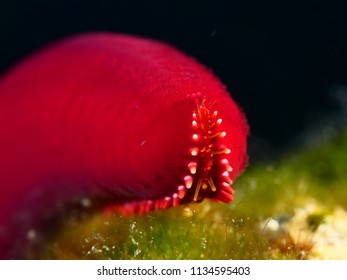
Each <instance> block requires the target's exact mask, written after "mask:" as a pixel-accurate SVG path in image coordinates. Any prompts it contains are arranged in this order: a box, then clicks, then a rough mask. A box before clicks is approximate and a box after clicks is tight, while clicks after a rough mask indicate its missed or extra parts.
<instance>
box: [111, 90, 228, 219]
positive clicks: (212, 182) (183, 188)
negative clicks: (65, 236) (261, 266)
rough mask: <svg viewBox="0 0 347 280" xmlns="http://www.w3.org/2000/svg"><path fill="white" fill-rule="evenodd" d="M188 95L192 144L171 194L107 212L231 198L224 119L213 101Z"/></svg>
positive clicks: (146, 211) (145, 209)
mask: <svg viewBox="0 0 347 280" xmlns="http://www.w3.org/2000/svg"><path fill="white" fill-rule="evenodd" d="M188 97H189V98H192V99H193V100H194V101H195V106H196V107H195V109H194V110H193V112H192V120H191V126H192V132H193V133H192V135H191V143H192V144H191V148H190V149H189V150H188V151H187V152H188V155H187V156H188V157H189V158H190V160H189V162H188V164H187V173H186V175H184V176H183V177H182V184H181V185H179V186H178V187H177V191H176V192H174V193H173V194H172V195H171V196H166V197H164V198H158V199H145V200H139V201H130V202H127V203H125V204H122V205H113V206H111V207H108V208H106V212H112V213H113V212H118V213H121V214H134V213H138V214H144V213H148V212H150V211H153V210H155V209H168V208H170V207H176V206H178V205H180V204H181V203H182V202H190V201H201V200H203V199H204V198H206V197H209V198H212V199H214V200H216V201H221V202H226V203H230V202H231V201H233V193H234V190H233V189H232V187H231V186H232V184H233V181H232V179H231V178H230V176H229V175H230V173H231V172H232V171H233V168H232V166H231V165H230V163H229V160H228V159H227V155H229V154H230V153H231V150H230V149H229V148H228V147H227V146H226V145H225V144H224V143H225V142H226V141H225V137H226V136H227V134H226V132H225V131H223V130H222V126H221V125H222V122H223V120H222V118H220V117H219V116H218V111H216V110H211V108H212V107H213V105H214V104H213V103H208V102H207V101H206V99H205V98H204V97H202V96H201V93H194V94H190V95H189V96H188Z"/></svg>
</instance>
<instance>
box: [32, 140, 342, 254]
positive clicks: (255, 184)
mask: <svg viewBox="0 0 347 280" xmlns="http://www.w3.org/2000/svg"><path fill="white" fill-rule="evenodd" d="M346 170H347V133H343V134H341V135H339V136H338V137H336V138H335V139H332V140H331V141H330V142H324V143H318V144H316V145H315V146H312V147H309V148H306V149H302V150H300V151H296V152H291V153H290V154H287V155H286V156H283V158H282V160H280V161H278V162H273V163H263V164H257V165H255V166H252V165H251V166H250V167H249V168H248V170H247V171H246V172H245V173H244V174H243V175H242V176H241V177H240V178H239V179H238V180H237V181H236V182H235V184H234V188H235V190H236V193H235V201H234V202H233V203H232V204H229V205H227V204H218V203H213V202H210V201H204V202H202V203H199V204H190V205H187V206H180V207H177V208H172V209H169V210H166V211H154V212H153V213H150V214H147V215H142V216H140V215H135V216H120V215H110V216H103V215H101V214H95V215H87V216H86V217H85V218H83V219H79V220H73V219H72V220H71V219H70V220H68V221H66V222H64V223H63V224H62V226H61V227H60V230H59V231H58V232H56V233H55V234H54V236H51V238H50V240H49V242H48V244H45V246H43V249H42V250H41V251H37V252H36V251H35V252H31V253H30V256H29V257H30V258H41V259H305V258H307V257H308V256H309V255H310V252H311V250H312V247H313V246H314V244H313V243H312V242H311V240H304V241H303V240H302V239H300V238H297V237H296V236H292V235H291V234H290V233H288V232H286V231H285V230H282V228H281V227H282V226H283V225H285V224H286V223H287V221H288V220H290V219H291V217H293V215H294V212H295V209H296V208H298V207H305V205H307V204H309V203H310V202H311V201H315V202H316V203H318V204H319V205H321V207H322V209H324V211H323V210H322V211H321V212H317V213H314V214H310V215H309V216H308V217H307V218H306V223H307V226H308V228H310V229H311V231H312V232H314V231H315V230H317V228H318V227H319V226H320V225H321V224H322V223H324V221H325V216H326V215H328V214H329V209H330V210H332V209H334V208H336V207H337V206H339V207H342V208H344V209H347V191H346V190H347V189H346V187H347V172H346ZM270 221H272V222H274V229H273V230H269V228H270V226H269V223H270Z"/></svg>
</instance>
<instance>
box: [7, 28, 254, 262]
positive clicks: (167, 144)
mask: <svg viewBox="0 0 347 280" xmlns="http://www.w3.org/2000/svg"><path fill="white" fill-rule="evenodd" d="M247 134H248V126H247V123H246V120H245V118H244V115H243V113H242V112H241V110H240V109H239V108H238V106H237V105H236V104H235V102H234V101H233V100H232V98H231V97H230V95H229V94H228V92H227V91H226V89H225V87H224V86H223V85H222V83H221V82H220V81H219V80H218V79H217V78H216V77H215V76H214V75H213V74H212V73H211V71H209V70H208V69H207V68H206V67H204V66H202V65H201V64H200V63H198V62H197V61H195V60H194V59H192V58H190V57H188V56H186V55H184V54H182V53H181V52H179V51H177V50H176V49H175V48H173V47H171V46H169V45H167V44H165V43H161V42H157V41H154V40H149V39H144V38H140V37H135V36H128V35H120V34H110V33H90V34H82V35H78V36H73V37H70V38H67V39H65V40H62V41H60V42H57V43H54V44H52V45H50V46H48V47H46V48H43V49H41V50H40V51H38V52H36V53H35V54H34V55H32V56H30V57H29V58H27V59H25V60H24V61H22V62H21V63H19V64H18V65H17V66H15V67H14V68H13V69H11V70H10V71H8V73H6V75H4V77H2V79H1V80H0V258H12V257H14V258H16V257H17V256H18V250H19V249H18V248H19V247H20V244H22V243H21V240H25V239H26V237H27V235H28V232H29V233H30V232H32V229H35V227H37V226H38V225H40V223H42V221H45V220H47V219H50V217H51V216H52V215H54V213H56V211H57V209H60V208H61V207H62V205H63V206H64V205H69V204H71V203H78V202H79V201H84V202H85V201H88V203H90V204H91V205H98V207H99V208H100V211H104V212H118V213H122V214H135V213H138V214H143V213H147V212H149V211H152V210H155V209H167V208H169V207H175V206H178V205H180V204H183V203H188V202H191V201H201V200H203V199H204V198H210V199H213V200H215V201H222V202H226V203H229V202H231V201H232V200H233V192H234V191H233V189H232V184H233V181H234V180H235V178H236V177H237V176H238V175H239V174H240V172H241V171H242V170H243V169H244V168H245V166H246V162H247V153H246V138H247ZM23 242H24V241H23ZM16 244H19V245H16Z"/></svg>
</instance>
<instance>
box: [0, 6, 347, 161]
mask: <svg viewBox="0 0 347 280" xmlns="http://www.w3.org/2000/svg"><path fill="white" fill-rule="evenodd" d="M325 2H326V3H324V2H321V1H241V0H240V1H232V0H229V1H227V0H225V1H218V0H214V1H213V0H211V1H205V0H200V1H183V0H177V1H165V0H162V1H159V0H155V1H150V0H149V1H144V0H143V1H140V0H138V1H135V0H119V1H117V0H98V1H97V0H95V1H88V0H80V1H77V0H22V1H20V0H0V73H3V72H4V71H5V70H6V69H7V68H8V67H10V66H11V65H13V64H14V63H15V62H16V61H18V60H19V59H20V58H22V57H24V56H26V55H27V54H28V53H30V52H31V51H33V50H35V49H36V48H38V47H40V46H42V45H43V44H45V43H47V42H50V41H52V40H55V39H57V38H61V37H63V36H65V35H69V34H74V33H78V32H83V31H97V30H103V31H114V32H123V33H130V34H137V35H143V36H147V37H152V38H157V39H160V40H164V41H167V42H169V43H171V44H173V45H175V46H177V47H178V48H180V49H182V50H184V51H185V52H186V53H188V54H191V55H193V56H195V57H196V58H197V59H198V60H200V61H201V62H203V63H204V64H206V65H208V66H209V67H210V68H212V69H213V71H214V72H215V73H216V74H217V75H218V76H219V77H220V78H221V79H222V81H223V82H224V84H226V85H227V87H228V89H229V91H231V92H232V94H233V96H234V98H235V99H236V101H237V102H238V103H239V104H240V105H241V106H242V107H243V108H244V111H245V112H246V114H247V117H248V120H249V123H250V126H251V131H252V133H251V138H250V145H249V147H250V148H249V152H250V155H251V160H253V161H257V160H262V159H268V158H270V159H271V158H276V157H278V156H279V155H281V154H282V153H283V152H284V151H286V150H287V149H290V148H292V147H295V146H302V145H310V143H312V142H314V141H315V139H317V138H318V139H325V138H327V139H328V138H330V137H332V136H334V135H335V134H336V133H338V131H339V130H341V129H342V128H343V127H345V126H346V125H345V123H346V122H345V121H346V118H345V116H346V114H345V113H346V108H347V107H346V104H347V102H346V100H347V98H346V96H347V95H346V92H347V90H346V86H347V9H346V6H345V4H344V2H343V1H325Z"/></svg>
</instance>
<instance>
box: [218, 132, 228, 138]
mask: <svg viewBox="0 0 347 280" xmlns="http://www.w3.org/2000/svg"><path fill="white" fill-rule="evenodd" d="M226 135H227V133H226V132H225V131H222V132H221V133H220V134H219V137H221V138H224V137H225V136H226Z"/></svg>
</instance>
